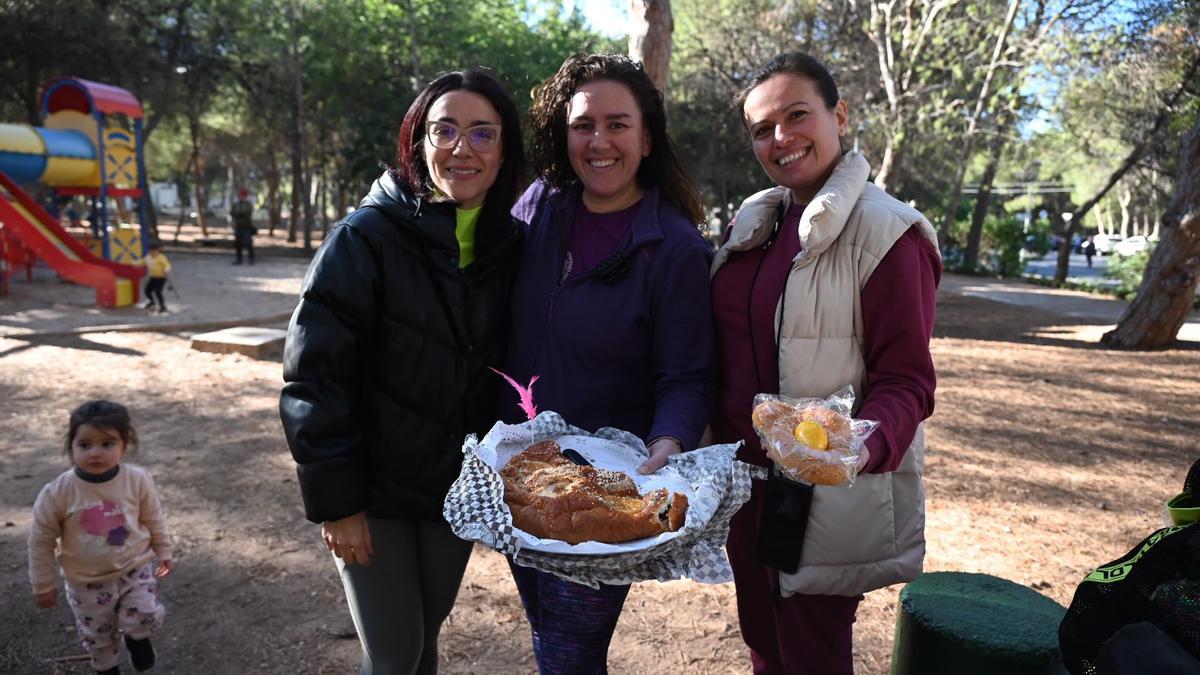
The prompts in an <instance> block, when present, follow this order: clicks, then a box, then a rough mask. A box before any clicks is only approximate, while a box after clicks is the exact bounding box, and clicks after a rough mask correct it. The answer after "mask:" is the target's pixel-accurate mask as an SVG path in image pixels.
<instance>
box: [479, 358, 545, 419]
mask: <svg viewBox="0 0 1200 675" xmlns="http://www.w3.org/2000/svg"><path fill="white" fill-rule="evenodd" d="M488 370H490V371H492V372H493V373H495V374H497V375H499V376H500V377H503V378H504V379H505V381H507V382H508V383H509V384H510V385H512V388H513V389H516V390H517V396H519V397H520V398H521V403H520V406H521V410H523V411H524V412H525V416H526V417H528V418H529V419H533V418H534V417H537V406H536V405H534V404H533V383H534V382H537V381H538V378H539V377H541V376H540V375H534V376H533V377H531V378H529V385H528V386H525V387H522V386H521V384H520V383H519V382H517V381H516V380H514V379H512V378H511V377H509V376H508V375H507V374H506V373H502V372H500V371H499V370H496V369H495V368H492V367H488Z"/></svg>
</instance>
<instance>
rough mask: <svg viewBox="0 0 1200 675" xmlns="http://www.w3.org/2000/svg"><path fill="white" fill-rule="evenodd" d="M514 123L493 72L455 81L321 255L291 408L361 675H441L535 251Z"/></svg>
mask: <svg viewBox="0 0 1200 675" xmlns="http://www.w3.org/2000/svg"><path fill="white" fill-rule="evenodd" d="M523 167H524V157H523V154H522V149H521V129H520V124H519V118H518V114H517V109H516V106H515V105H514V104H513V101H512V99H511V98H510V97H509V95H508V94H507V93H506V92H505V91H504V89H503V88H502V87H501V85H500V84H499V83H498V82H497V81H496V80H495V79H494V78H493V77H492V76H491V75H489V74H487V73H486V72H484V71H481V70H467V71H461V72H453V73H449V74H446V75H443V76H441V77H439V78H437V79H436V80H434V81H433V82H431V83H430V84H429V85H428V86H426V87H425V89H424V90H423V91H422V92H421V93H420V94H419V95H418V96H417V98H416V100H415V101H414V102H413V104H412V106H411V107H409V109H408V113H407V114H406V115H405V116H404V121H403V122H402V123H401V125H400V134H399V140H398V142H397V151H396V162H395V165H394V166H393V167H392V168H391V169H389V170H388V171H386V172H384V174H383V175H382V176H380V177H379V179H378V180H377V181H375V185H374V186H373V187H372V189H371V191H370V192H369V193H368V194H367V196H366V197H365V198H364V199H363V200H362V202H361V204H360V205H359V208H358V210H356V211H355V212H354V213H352V214H351V215H350V216H348V217H347V218H346V219H345V220H344V221H342V222H341V223H339V224H338V225H337V226H335V227H334V228H333V229H332V230H331V231H330V233H329V235H328V237H327V238H326V240H325V242H324V243H323V245H322V246H321V248H320V250H318V251H317V254H316V256H315V257H314V258H313V261H312V264H311V266H310V267H309V270H308V274H307V275H306V277H305V279H304V284H303V289H302V291H301V298H300V304H299V306H297V307H296V311H295V313H294V314H293V315H292V321H291V325H290V326H289V328H288V336H287V345H286V348H285V352H284V364H283V374H284V380H285V383H286V384H285V385H284V387H283V392H282V394H281V396H280V403H279V409H280V416H281V417H282V419H283V426H284V430H285V432H286V434H287V440H288V445H289V446H290V447H291V451H292V456H293V457H294V458H295V460H296V463H297V465H298V466H297V474H298V476H299V482H300V491H301V494H302V496H303V499H304V508H305V513H306V515H307V517H308V519H309V520H311V521H313V522H316V523H321V533H322V538H323V540H324V542H325V545H326V546H327V547H328V548H329V550H330V551H332V553H333V556H334V562H335V563H336V565H337V568H338V571H339V573H340V574H341V579H342V585H343V586H344V588H345V591H346V599H347V601H348V604H349V606H350V612H351V614H352V616H353V619H354V626H355V628H356V629H357V631H358V636H359V640H360V641H361V643H362V650H363V662H362V667H361V669H360V672H361V673H434V672H436V671H437V662H438V657H437V638H438V632H439V630H440V628H441V625H442V621H443V620H444V619H445V618H446V616H447V615H448V614H449V613H450V608H451V606H452V605H453V604H454V598H455V595H456V594H457V593H458V586H459V583H460V582H461V580H462V576H463V571H464V570H465V569H466V565H467V559H468V557H469V556H470V553H471V544H470V543H469V542H466V541H463V540H461V539H459V538H457V537H455V536H454V534H452V533H451V531H450V528H449V526H448V525H447V524H446V523H445V521H444V520H443V519H442V502H443V500H444V499H445V496H446V492H447V490H448V489H449V487H450V484H451V483H452V482H453V481H454V479H455V478H456V477H457V476H458V472H459V468H460V465H461V463H462V452H461V446H462V442H463V438H464V436H466V435H467V434H469V433H478V434H482V433H484V432H486V431H487V430H488V429H489V428H490V427H491V425H492V423H493V422H494V413H495V401H496V397H497V396H498V395H499V394H498V391H497V386H498V381H497V378H496V377H495V375H493V374H492V373H490V372H489V371H488V370H487V367H488V366H494V365H496V364H498V363H500V362H501V360H502V359H503V357H504V353H505V341H506V338H507V335H508V329H509V312H508V307H509V296H510V294H511V290H512V283H513V279H514V278H515V275H516V267H517V262H518V260H519V258H520V252H521V234H520V230H519V229H518V228H517V227H516V225H515V223H514V221H513V219H512V217H511V216H510V215H509V211H510V209H511V208H512V205H513V202H514V200H515V199H516V196H517V194H518V192H519V189H520V182H521V179H522V170H523Z"/></svg>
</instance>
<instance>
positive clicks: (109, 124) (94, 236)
mask: <svg viewBox="0 0 1200 675" xmlns="http://www.w3.org/2000/svg"><path fill="white" fill-rule="evenodd" d="M41 114H42V122H43V126H40V127H35V126H32V125H29V124H0V268H2V269H0V272H2V279H0V293H3V292H7V289H8V281H9V276H10V274H11V273H12V271H13V270H14V269H16V268H18V267H24V268H25V270H26V275H27V278H32V266H33V264H34V262H35V261H36V260H37V259H39V258H40V259H41V260H44V261H45V262H46V264H47V265H48V266H50V268H51V269H53V270H54V271H55V272H57V273H58V274H59V275H60V276H62V277H63V278H64V279H67V280H68V281H72V282H75V283H78V284H82V285H85V286H91V287H93V288H95V289H96V304H98V305H100V306H102V307H124V306H127V305H132V304H135V303H136V302H137V299H138V279H140V278H141V277H142V275H143V274H145V268H144V267H142V266H141V259H142V256H143V255H144V254H145V250H144V246H145V243H146V234H145V233H146V199H145V197H144V195H145V194H146V171H145V163H144V154H143V148H142V106H141V103H139V102H138V99H137V97H135V96H134V95H133V94H131V93H130V92H128V91H126V90H125V89H121V88H119V87H114V86H111V85H107V84H101V83H99V82H91V81H89V80H83V79H80V78H77V77H63V78H58V79H55V80H52V81H51V82H49V83H48V84H47V85H46V87H45V89H44V91H43V92H42V100H41ZM34 183H41V184H43V185H46V186H48V187H49V188H50V190H49V200H48V204H49V208H47V207H44V206H42V205H41V204H39V203H38V201H37V200H36V199H34V198H33V197H32V196H30V194H29V193H28V192H26V190H25V189H24V188H23V187H22V186H29V185H31V184H34ZM75 196H82V197H84V198H85V199H87V200H88V203H89V205H90V218H89V220H90V228H88V229H87V230H84V229H82V228H80V231H79V232H78V235H79V236H76V234H73V233H72V232H70V231H68V230H67V228H65V227H63V226H62V225H61V224H60V223H59V219H58V209H59V203H60V198H71V197H75ZM122 198H129V199H131V200H133V203H134V204H136V208H135V209H134V210H135V211H136V213H137V218H138V227H132V226H126V225H125V224H123V223H121V222H119V221H120V220H121V218H117V219H115V220H116V221H117V222H113V219H111V217H110V211H111V209H110V208H109V202H110V200H112V201H113V204H114V205H116V207H117V211H118V213H120V212H121V211H123V209H122V208H121V202H120V200H121V199H122ZM81 239H82V241H81Z"/></svg>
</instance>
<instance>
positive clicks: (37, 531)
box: [29, 401, 173, 675]
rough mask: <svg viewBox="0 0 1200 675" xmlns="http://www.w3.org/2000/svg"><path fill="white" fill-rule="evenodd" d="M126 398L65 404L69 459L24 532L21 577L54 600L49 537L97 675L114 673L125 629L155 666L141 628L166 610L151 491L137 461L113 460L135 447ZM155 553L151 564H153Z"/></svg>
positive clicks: (167, 550) (166, 567)
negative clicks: (25, 561) (25, 563)
mask: <svg viewBox="0 0 1200 675" xmlns="http://www.w3.org/2000/svg"><path fill="white" fill-rule="evenodd" d="M137 444H138V440H137V432H136V431H135V430H134V428H133V425H132V423H131V422H130V419H129V411H128V410H126V409H125V406H123V405H120V404H118V403H113V402H111V401H89V402H87V403H84V404H83V405H81V406H79V407H78V408H76V409H75V410H74V412H72V413H71V417H70V421H69V424H68V427H67V434H66V448H65V452H66V454H67V455H68V456H69V457H70V458H71V463H72V465H73V466H72V468H71V469H69V470H67V471H65V472H63V473H62V474H61V475H59V476H58V478H55V479H54V480H53V481H51V482H50V483H49V484H48V485H46V486H45V487H43V488H42V490H41V492H40V493H38V496H37V501H36V502H35V503H34V505H33V526H32V528H31V531H30V533H29V580H30V582H31V583H32V584H33V592H34V600H35V602H36V604H37V606H38V607H43V608H49V607H54V606H55V604H57V602H58V591H57V590H56V589H55V578H54V577H55V574H54V563H55V544H56V543H57V545H58V564H59V565H60V566H61V568H62V575H63V577H65V580H66V583H65V585H66V590H67V604H68V605H70V607H71V611H73V612H74V613H75V628H76V630H78V632H79V637H80V639H81V640H82V641H83V647H84V649H86V650H87V652H88V655H89V656H90V657H91V664H92V668H93V669H95V671H96V672H97V673H98V674H100V675H117V674H118V673H120V669H119V667H118V663H119V661H120V644H119V643H118V640H117V638H118V636H119V635H121V634H122V633H123V634H124V642H125V646H126V648H127V649H128V650H129V657H130V660H131V661H132V662H133V667H134V669H135V670H137V671H139V672H141V671H143V670H147V669H149V668H151V667H153V666H154V647H153V646H152V645H151V643H150V635H151V634H152V633H153V632H154V631H155V630H156V629H158V627H159V626H161V625H162V620H163V616H164V615H165V613H166V610H165V609H163V606H162V603H161V602H159V600H158V596H157V594H156V593H155V585H156V581H155V579H156V578H161V577H165V576H167V575H168V574H170V573H171V569H172V567H173V565H172V562H171V542H170V538H169V534H168V532H167V527H166V523H165V522H164V520H163V514H162V508H161V507H160V506H159V501H158V490H157V489H156V488H155V486H154V481H153V480H152V479H151V478H150V475H149V474H148V473H146V471H145V470H144V469H142V468H140V467H137V466H134V465H132V464H122V463H121V459H122V458H123V457H124V455H125V452H126V451H130V452H132V451H134V450H135V449H136V448H137ZM155 558H157V559H158V564H157V566H156V565H155V563H154V560H155Z"/></svg>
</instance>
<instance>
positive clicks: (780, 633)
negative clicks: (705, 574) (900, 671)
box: [726, 480, 863, 675]
mask: <svg viewBox="0 0 1200 675" xmlns="http://www.w3.org/2000/svg"><path fill="white" fill-rule="evenodd" d="M766 485H767V483H766V481H762V480H756V481H754V485H753V488H752V490H751V493H750V501H748V502H746V504H745V505H744V506H742V508H741V510H739V511H738V512H737V513H736V514H734V516H733V519H732V520H731V521H730V527H729V541H728V542H727V543H726V550H727V551H728V552H729V562H730V563H731V564H732V565H733V581H734V584H735V585H736V587H737V607H738V623H739V625H740V626H741V629H742V639H743V640H744V641H745V642H746V646H748V647H749V648H750V660H751V662H752V663H753V666H754V672H755V673H758V674H759V675H785V674H786V675H852V674H853V673H854V658H853V651H852V645H853V640H852V634H853V630H852V629H853V626H854V614H855V612H856V611H857V610H858V603H859V602H861V601H862V599H863V596H861V595H858V596H854V597H846V596H842V595H792V596H789V597H786V598H784V597H781V596H780V593H779V570H777V569H775V568H773V567H767V566H766V565H763V564H762V563H760V562H758V560H757V558H756V557H755V555H754V549H755V544H756V542H757V540H758V523H759V520H760V519H761V517H762V509H763V500H764V495H765V493H766Z"/></svg>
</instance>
